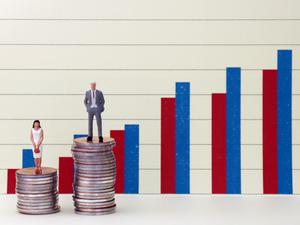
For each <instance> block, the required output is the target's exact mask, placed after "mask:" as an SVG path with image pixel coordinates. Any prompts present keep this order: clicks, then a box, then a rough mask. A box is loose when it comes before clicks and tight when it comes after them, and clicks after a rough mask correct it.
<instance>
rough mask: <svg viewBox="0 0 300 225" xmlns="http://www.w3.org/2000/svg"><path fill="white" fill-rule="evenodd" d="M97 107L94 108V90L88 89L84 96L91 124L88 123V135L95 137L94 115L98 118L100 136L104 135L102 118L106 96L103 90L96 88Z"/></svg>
mask: <svg viewBox="0 0 300 225" xmlns="http://www.w3.org/2000/svg"><path fill="white" fill-rule="evenodd" d="M95 95H96V106H97V107H96V108H92V107H91V106H92V92H91V90H89V91H87V92H86V93H85V98H84V104H85V106H86V111H87V112H88V115H89V125H88V136H89V137H93V119H94V116H95V117H96V120H97V126H98V136H99V137H102V119H101V113H102V112H103V111H104V103H105V100H104V97H103V94H102V92H101V91H99V90H96V92H95Z"/></svg>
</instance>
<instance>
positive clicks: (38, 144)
mask: <svg viewBox="0 0 300 225" xmlns="http://www.w3.org/2000/svg"><path fill="white" fill-rule="evenodd" d="M43 140H44V132H43V129H42V127H41V123H40V121H39V120H35V121H33V125H32V129H31V130H30V141H31V143H32V153H33V158H34V163H35V173H36V174H41V173H42V167H41V164H42V151H43V145H42V143H43Z"/></svg>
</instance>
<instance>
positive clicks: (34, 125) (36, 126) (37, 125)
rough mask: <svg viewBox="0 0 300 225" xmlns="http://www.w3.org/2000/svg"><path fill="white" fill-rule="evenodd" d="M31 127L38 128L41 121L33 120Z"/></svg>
mask: <svg viewBox="0 0 300 225" xmlns="http://www.w3.org/2000/svg"><path fill="white" fill-rule="evenodd" d="M32 128H35V129H38V128H41V123H40V121H39V120H35V121H33V124H32Z"/></svg>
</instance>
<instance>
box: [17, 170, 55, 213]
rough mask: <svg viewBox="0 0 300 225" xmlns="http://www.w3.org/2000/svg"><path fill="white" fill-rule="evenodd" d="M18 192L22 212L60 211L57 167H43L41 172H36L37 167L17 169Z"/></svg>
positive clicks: (19, 206) (18, 206)
mask: <svg viewBox="0 0 300 225" xmlns="http://www.w3.org/2000/svg"><path fill="white" fill-rule="evenodd" d="M16 193H17V199H18V201H17V209H18V211H19V212H20V213H23V214H30V215H41V214H50V213H56V212H59V211H60V207H59V205H58V192H57V170H56V169H53V168H49V167H42V173H41V174H35V168H24V169H20V170H17V172H16Z"/></svg>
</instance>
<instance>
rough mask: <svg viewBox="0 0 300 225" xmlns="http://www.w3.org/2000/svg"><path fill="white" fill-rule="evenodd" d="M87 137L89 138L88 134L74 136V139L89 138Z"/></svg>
mask: <svg viewBox="0 0 300 225" xmlns="http://www.w3.org/2000/svg"><path fill="white" fill-rule="evenodd" d="M87 136H88V135H87V134H74V135H73V138H74V139H77V138H83V137H87Z"/></svg>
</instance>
